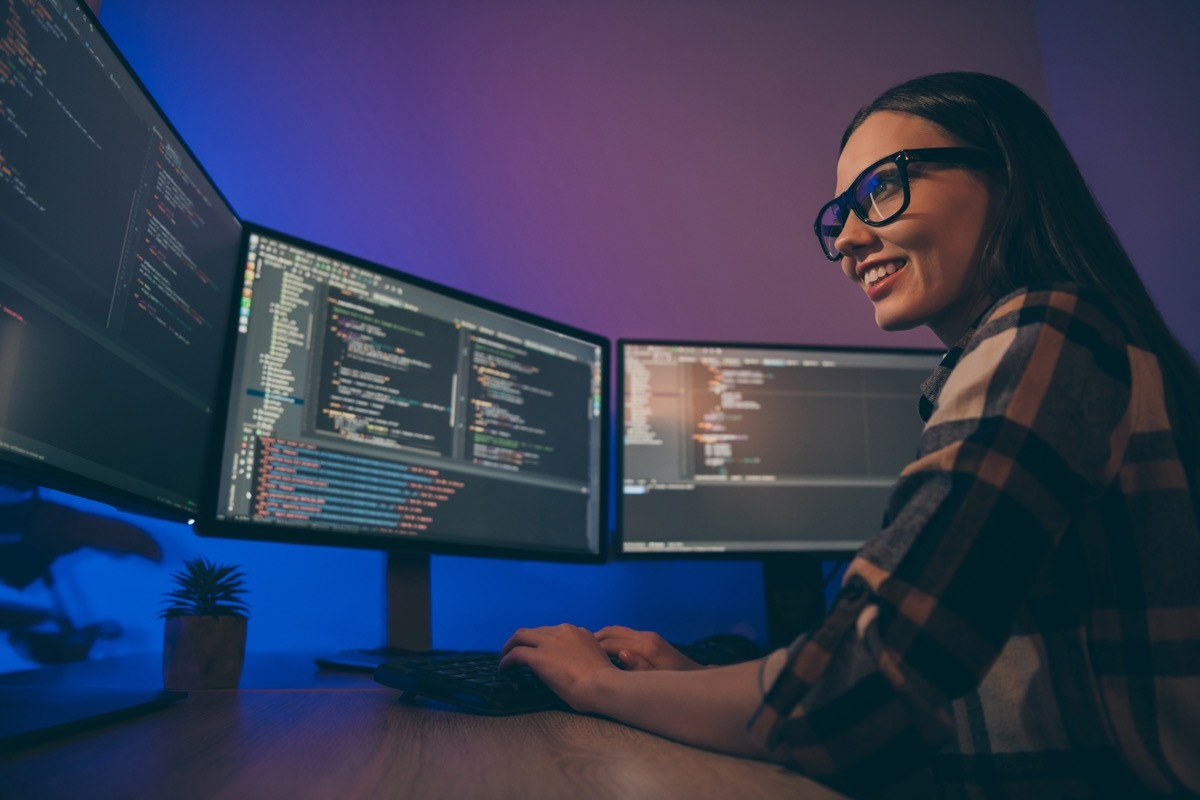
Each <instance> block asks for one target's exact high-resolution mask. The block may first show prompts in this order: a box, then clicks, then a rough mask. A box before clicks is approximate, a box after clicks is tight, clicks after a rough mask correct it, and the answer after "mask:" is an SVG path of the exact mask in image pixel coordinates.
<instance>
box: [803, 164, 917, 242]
mask: <svg viewBox="0 0 1200 800" xmlns="http://www.w3.org/2000/svg"><path fill="white" fill-rule="evenodd" d="M904 189H905V186H904V180H903V177H902V176H901V174H900V166H899V165H898V164H896V162H894V161H887V162H884V163H883V164H880V165H878V166H876V167H875V168H874V169H872V170H871V171H870V172H868V173H866V174H864V175H862V176H861V177H860V178H859V179H858V180H857V181H856V182H855V184H854V187H853V190H852V192H851V200H850V202H851V203H853V204H854V211H855V213H857V214H858V216H859V217H860V218H862V219H865V220H867V221H869V222H872V223H875V224H880V223H883V222H886V221H887V220H889V219H890V218H891V217H894V216H896V215H897V214H899V213H900V210H901V209H902V208H904ZM849 211H850V209H849V208H846V207H845V206H843V205H842V204H841V203H836V202H835V203H830V204H829V205H827V206H826V207H825V209H824V211H823V212H822V213H821V220H820V223H819V225H820V232H821V244H822V245H824V247H825V252H826V253H827V254H828V255H829V256H830V257H834V256H836V255H837V248H836V245H835V242H836V241H837V238H838V236H841V234H842V228H843V227H845V224H846V215H847V214H848V213H849Z"/></svg>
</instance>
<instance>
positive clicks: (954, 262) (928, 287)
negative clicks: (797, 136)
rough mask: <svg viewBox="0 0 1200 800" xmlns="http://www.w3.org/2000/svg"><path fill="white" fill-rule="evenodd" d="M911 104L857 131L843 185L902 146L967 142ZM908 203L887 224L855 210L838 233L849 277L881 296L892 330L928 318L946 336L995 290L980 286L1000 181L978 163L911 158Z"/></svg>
mask: <svg viewBox="0 0 1200 800" xmlns="http://www.w3.org/2000/svg"><path fill="white" fill-rule="evenodd" d="M961 146H962V142H959V141H957V140H956V139H954V138H953V137H951V136H950V135H949V134H947V133H946V132H945V131H944V130H942V129H941V128H939V127H938V126H937V125H934V124H933V123H932V122H929V121H928V120H925V119H922V118H921V117H916V116H912V115H910V114H901V113H897V112H892V111H877V112H875V113H874V114H872V115H871V116H869V117H867V119H866V120H865V121H864V122H863V123H862V125H860V126H859V128H858V129H857V130H856V131H854V133H853V134H851V136H850V139H849V140H848V141H847V142H846V147H845V149H843V150H842V155H841V157H840V158H839V159H838V171H837V181H838V182H837V192H838V193H839V194H840V193H841V192H844V191H845V190H846V187H848V186H849V185H850V184H851V182H853V181H854V179H855V178H857V177H858V175H859V173H860V172H862V170H864V169H866V168H867V167H868V166H870V165H871V164H873V163H874V162H876V161H878V160H879V159H881V158H883V157H884V156H887V155H890V154H892V153H895V152H897V151H898V150H911V149H916V148H920V147H961ZM908 175H909V187H910V191H911V201H910V203H909V206H908V208H907V209H906V210H905V211H904V213H903V214H901V215H900V216H899V217H897V218H896V219H895V220H894V221H893V222H890V223H888V224H886V225H884V226H882V227H878V228H873V227H871V226H869V225H866V224H864V223H863V222H862V220H860V219H859V218H858V217H856V216H854V215H853V214H850V215H848V219H847V221H846V224H845V228H844V229H843V230H842V233H841V235H840V236H838V238H837V242H836V246H837V249H838V250H839V251H840V252H841V253H842V255H843V256H844V258H842V261H841V264H842V270H843V271H844V272H845V273H846V277H848V278H850V280H852V281H854V282H855V283H857V284H858V285H859V286H861V287H862V288H863V291H864V292H865V293H866V295H867V297H868V298H869V299H870V301H871V303H872V305H874V306H875V323H876V324H877V325H879V327H880V328H882V329H883V330H886V331H894V330H906V329H908V328H914V327H916V326H918V325H928V326H929V328H930V329H931V330H932V331H933V332H934V333H935V334H937V336H938V338H939V339H941V340H942V342H944V343H945V344H946V345H947V346H950V345H952V344H953V343H954V342H956V341H957V340H958V338H959V337H960V336H962V334H963V333H964V332H965V331H966V329H967V326H968V325H970V324H971V322H973V321H974V319H975V317H977V316H978V315H979V314H981V313H982V312H983V311H984V310H985V309H986V308H987V307H988V305H990V304H991V302H992V300H994V298H992V297H989V296H988V295H987V292H986V291H984V289H983V288H982V286H981V280H980V270H979V257H980V252H981V250H982V247H983V243H984V241H985V239H986V238H987V233H988V231H989V230H990V225H991V222H992V215H991V209H992V207H993V205H994V203H993V198H992V190H991V188H990V186H989V184H988V183H987V181H986V179H985V178H984V177H983V175H982V174H981V173H979V172H976V171H974V170H970V169H967V168H965V167H959V166H955V165H950V164H911V165H910V166H909V171H908Z"/></svg>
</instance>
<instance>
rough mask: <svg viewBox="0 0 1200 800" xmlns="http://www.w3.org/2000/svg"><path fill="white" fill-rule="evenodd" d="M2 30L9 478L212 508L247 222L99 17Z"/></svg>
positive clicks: (1, 314)
mask: <svg viewBox="0 0 1200 800" xmlns="http://www.w3.org/2000/svg"><path fill="white" fill-rule="evenodd" d="M3 16H4V20H3V21H0V387H2V388H0V483H6V482H15V483H17V484H20V485H35V486H38V485H41V486H52V487H55V488H60V489H63V490H65V491H67V492H70V493H72V494H76V495H83V496H87V497H92V498H96V499H100V500H103V501H106V502H110V503H115V504H117V505H120V506H121V507H123V508H127V509H129V510H135V511H139V512H143V513H152V514H156V515H160V516H164V517H167V518H171V519H187V518H190V517H192V516H194V515H195V514H196V513H197V512H198V511H199V504H200V491H201V486H202V484H203V474H204V473H203V470H204V463H205V454H206V450H207V446H208V434H209V431H210V426H211V422H212V411H213V408H214V405H215V401H216V397H217V386H218V374H219V368H220V362H221V356H222V351H223V347H224V337H225V335H226V328H227V325H226V322H227V319H228V314H229V297H230V294H231V292H232V291H233V279H234V276H235V273H236V271H237V254H238V245H239V242H240V231H241V227H240V223H239V222H238V219H237V218H236V217H235V216H234V213H233V211H232V209H231V208H230V206H229V204H228V203H227V202H226V201H225V199H224V198H223V197H222V196H221V193H220V192H219V191H218V190H217V189H216V187H215V186H214V185H213V183H212V181H211V180H209V178H208V176H207V175H206V173H205V171H204V170H203V168H201V166H200V165H199V164H198V163H197V161H196V159H195V158H194V157H193V155H192V153H191V152H190V151H189V149H188V148H187V146H186V145H185V144H184V143H183V141H182V140H181V139H180V137H179V135H178V134H177V133H176V132H175V129H174V128H173V127H172V126H171V124H170V123H169V122H168V121H167V119H166V118H165V116H164V115H163V113H162V111H161V110H160V109H159V108H158V106H157V105H156V104H155V102H154V100H153V99H152V98H151V97H150V96H149V94H148V93H147V92H146V90H145V87H143V86H142V84H141V83H140V82H139V80H138V79H137V77H136V76H135V75H134V74H133V72H132V71H131V70H130V68H129V66H128V64H127V63H126V62H125V61H124V59H123V58H122V57H121V55H120V54H119V53H118V52H117V50H116V48H115V47H114V46H113V44H112V42H111V41H109V39H108V38H107V36H106V35H105V34H104V32H103V31H102V30H101V28H100V26H99V24H98V23H97V22H96V19H95V17H94V16H93V15H92V14H91V12H90V11H89V10H88V9H87V8H86V7H85V6H83V5H82V4H76V3H75V2H59V3H51V2H38V0H31V1H30V2H21V3H15V4H11V5H10V6H9V8H8V10H7V11H6V12H5V13H4V15H3Z"/></svg>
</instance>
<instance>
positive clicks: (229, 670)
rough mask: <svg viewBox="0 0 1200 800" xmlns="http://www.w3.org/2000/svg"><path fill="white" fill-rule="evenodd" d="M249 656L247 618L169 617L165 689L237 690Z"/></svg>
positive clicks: (164, 676)
mask: <svg viewBox="0 0 1200 800" xmlns="http://www.w3.org/2000/svg"><path fill="white" fill-rule="evenodd" d="M245 656H246V618H245V617H243V616H241V615H240V614H230V615H226V616H220V617H167V618H166V627H165V629H164V632H163V688H166V689H236V688H237V685H238V681H239V680H240V679H241V677H242V662H243V661H244V660H245Z"/></svg>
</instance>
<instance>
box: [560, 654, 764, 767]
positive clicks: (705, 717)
mask: <svg viewBox="0 0 1200 800" xmlns="http://www.w3.org/2000/svg"><path fill="white" fill-rule="evenodd" d="M785 658H786V655H785V651H783V650H777V651H775V652H774V653H771V654H770V655H768V656H766V657H765V659H759V660H757V661H750V662H746V663H743V664H733V665H731V666H726V667H713V668H710V669H701V670H694V671H689V672H675V671H669V670H653V671H622V670H603V671H601V672H600V673H597V674H596V676H595V679H594V681H592V682H591V683H590V684H589V685H588V686H587V687H586V688H583V687H581V689H582V690H581V691H580V693H579V696H578V697H577V698H574V700H575V702H573V703H572V705H574V706H575V707H576V708H577V709H578V710H580V711H587V712H590V713H594V714H602V715H604V716H607V717H612V718H613V719H616V720H619V721H621V722H624V723H627V724H629V725H634V726H636V727H638V728H642V729H643V730H647V731H651V732H653V733H657V734H660V735H662V736H666V737H668V738H671V739H675V740H677V741H680V742H684V743H686V744H691V745H696V746H698V747H704V748H707V749H710V750H717V751H720V752H726V753H734V754H737V755H742V756H748V757H751V758H759V759H769V758H771V755H770V753H769V752H768V751H767V750H766V748H765V746H764V744H763V743H762V742H760V741H758V740H757V739H755V738H754V737H752V736H751V735H750V732H749V731H748V730H747V729H746V725H747V722H748V721H749V720H750V717H751V716H752V715H753V714H754V712H755V710H756V709H757V708H758V706H759V704H760V703H761V702H762V696H763V687H767V686H770V685H771V682H772V681H773V680H774V678H775V676H776V675H777V674H778V673H779V670H780V669H782V667H783V664H784V661H785ZM764 660H765V663H764Z"/></svg>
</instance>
